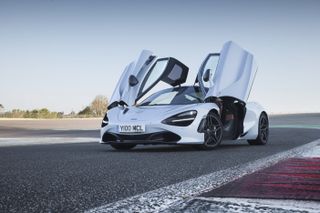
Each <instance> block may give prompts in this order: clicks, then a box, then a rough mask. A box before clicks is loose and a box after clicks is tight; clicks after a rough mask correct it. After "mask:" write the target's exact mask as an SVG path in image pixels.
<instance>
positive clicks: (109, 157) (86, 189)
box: [0, 114, 320, 212]
mask: <svg viewBox="0 0 320 213" xmlns="http://www.w3.org/2000/svg"><path fill="white" fill-rule="evenodd" d="M270 120H271V125H272V126H273V127H272V128H271V130H270V141H269V144H268V145H266V146H249V145H248V143H247V142H246V141H226V142H223V144H222V145H221V146H220V147H218V148H217V149H216V150H213V151H198V150H194V149H193V148H191V147H185V146H137V147H136V148H135V149H133V150H131V151H115V150H113V149H112V148H111V147H109V146H108V145H100V144H98V141H93V140H92V138H98V137H99V131H98V130H92V129H88V130H77V129H71V130H50V129H45V128H41V129H32V128H31V127H30V128H28V127H21V126H14V125H13V126H8V125H5V123H3V122H0V138H1V140H2V141H5V140H6V138H8V140H9V139H10V138H22V139H24V138H29V140H30V138H31V140H32V138H41V137H46V138H50V137H52V138H62V140H63V138H72V137H82V138H85V137H88V142H81V143H67V142H68V141H67V140H68V139H66V143H63V144H61V143H59V144H43V145H42V144H41V145H30V144H29V145H27V144H26V145H15V146H1V142H0V156H1V158H0V212H40V211H41V212H43V211H45V212H49V211H51V212H62V211H63V212H74V211H84V210H89V209H92V208H94V207H98V206H101V205H104V204H108V203H111V202H114V201H118V200H121V199H124V198H127V197H130V196H133V195H137V194H141V193H144V192H148V191H150V190H154V189H158V188H161V187H164V186H168V185H170V184H175V183H178V182H181V181H184V180H188V179H190V178H195V177H199V176H201V175H205V174H209V173H212V172H215V171H219V170H222V169H227V168H230V167H233V166H236V165H240V164H243V163H246V162H251V161H254V160H258V159H260V158H263V157H267V156H270V155H272V154H276V153H279V152H283V151H286V150H289V149H292V148H294V147H298V146H300V145H303V144H306V143H308V142H311V141H314V140H316V139H318V138H320V114H300V115H281V116H272V117H271V118H270ZM79 129H81V128H79Z"/></svg>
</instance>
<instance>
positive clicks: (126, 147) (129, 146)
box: [110, 144, 136, 150]
mask: <svg viewBox="0 0 320 213" xmlns="http://www.w3.org/2000/svg"><path fill="white" fill-rule="evenodd" d="M110 145H111V146H112V148H114V149H117V150H129V149H132V148H133V147H135V146H136V144H110Z"/></svg>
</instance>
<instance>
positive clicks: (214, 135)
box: [199, 112, 223, 150]
mask: <svg viewBox="0 0 320 213" xmlns="http://www.w3.org/2000/svg"><path fill="white" fill-rule="evenodd" d="M222 134H223V125H222V122H221V119H220V117H219V115H217V114H216V113H211V112H210V113H209V114H208V115H207V118H206V124H205V127H204V143H203V144H201V145H199V148H201V149H204V150H211V149H214V148H216V147H217V146H219V144H220V143H221V141H222Z"/></svg>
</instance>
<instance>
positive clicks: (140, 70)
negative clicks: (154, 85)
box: [110, 50, 156, 106]
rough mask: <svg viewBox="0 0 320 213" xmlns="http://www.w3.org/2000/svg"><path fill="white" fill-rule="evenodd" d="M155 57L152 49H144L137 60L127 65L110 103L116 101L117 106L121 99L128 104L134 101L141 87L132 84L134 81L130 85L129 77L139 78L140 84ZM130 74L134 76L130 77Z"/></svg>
mask: <svg viewBox="0 0 320 213" xmlns="http://www.w3.org/2000/svg"><path fill="white" fill-rule="evenodd" d="M155 59H156V56H153V55H152V52H151V51H148V50H143V51H142V52H141V53H140V55H139V57H138V59H137V60H136V61H133V62H131V63H130V64H128V65H127V66H126V68H125V69H124V71H123V73H122V75H121V77H120V79H119V81H118V83H117V86H116V88H115V89H114V91H113V94H112V97H111V99H110V103H111V104H110V105H112V104H113V103H116V104H115V106H117V103H118V102H120V101H123V102H124V103H126V104H127V105H129V104H131V103H132V102H134V99H135V97H134V94H135V93H137V92H138V89H139V87H138V85H134V86H132V85H133V84H132V83H131V86H130V82H129V79H131V80H132V79H133V78H135V79H133V80H137V81H138V82H137V84H139V82H141V79H142V78H143V77H144V75H145V74H146V73H147V71H148V68H150V66H151V64H152V62H153V61H155ZM130 76H134V77H131V78H130ZM132 96H133V97H132Z"/></svg>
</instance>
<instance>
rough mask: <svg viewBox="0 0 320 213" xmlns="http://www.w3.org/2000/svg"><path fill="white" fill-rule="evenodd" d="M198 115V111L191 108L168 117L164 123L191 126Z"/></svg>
mask: <svg viewBox="0 0 320 213" xmlns="http://www.w3.org/2000/svg"><path fill="white" fill-rule="evenodd" d="M196 117H197V111H195V110H191V111H187V112H183V113H180V114H177V115H174V116H172V117H170V118H167V119H165V120H164V121H162V123H163V124H167V125H172V126H189V125H190V124H192V122H193V121H194V119H195V118H196Z"/></svg>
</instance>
